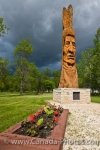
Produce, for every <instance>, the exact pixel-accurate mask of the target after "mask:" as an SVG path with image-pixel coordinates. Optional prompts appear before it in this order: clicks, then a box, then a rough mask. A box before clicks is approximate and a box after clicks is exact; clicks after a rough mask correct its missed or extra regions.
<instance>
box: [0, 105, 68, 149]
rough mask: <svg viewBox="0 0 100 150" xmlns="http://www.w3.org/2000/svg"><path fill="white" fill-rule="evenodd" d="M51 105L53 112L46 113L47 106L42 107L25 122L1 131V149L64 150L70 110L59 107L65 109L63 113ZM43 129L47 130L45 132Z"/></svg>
mask: <svg viewBox="0 0 100 150" xmlns="http://www.w3.org/2000/svg"><path fill="white" fill-rule="evenodd" d="M51 107H52V109H51V108H50V109H49V110H50V111H51V110H52V111H53V112H52V111H51V112H52V113H51V114H49V115H48V114H46V112H45V110H44V109H45V108H44V109H41V110H40V111H41V113H40V114H39V112H40V111H38V113H36V114H31V115H29V116H28V118H27V119H26V120H25V121H24V122H21V123H17V124H16V125H14V126H12V127H10V128H9V129H7V130H6V131H5V132H2V133H0V150H13V149H14V150H22V149H24V150H33V149H35V150H62V145H63V142H62V139H63V138H64V134H65V128H66V123H67V120H68V114H69V111H68V109H62V108H61V107H59V108H60V111H62V110H63V111H62V113H61V112H60V111H58V110H59V108H56V110H55V107H54V106H51ZM46 108H47V107H46ZM58 112H59V113H58ZM37 114H38V115H37ZM34 115H35V116H34ZM37 116H38V117H37ZM42 117H43V118H42ZM56 117H57V118H58V119H57V118H56ZM47 118H48V120H47ZM48 121H49V123H48ZM50 123H51V124H50ZM29 126H30V127H29ZM32 126H33V127H32ZM34 126H35V127H34ZM32 128H33V129H32ZM29 129H31V130H29ZM43 130H44V131H45V130H46V132H45V134H44V132H42V131H43ZM38 131H39V132H40V133H39V132H38Z"/></svg>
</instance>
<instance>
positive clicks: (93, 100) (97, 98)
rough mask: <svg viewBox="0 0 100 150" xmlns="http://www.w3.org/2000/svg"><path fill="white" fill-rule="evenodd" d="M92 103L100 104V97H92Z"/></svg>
mask: <svg viewBox="0 0 100 150" xmlns="http://www.w3.org/2000/svg"><path fill="white" fill-rule="evenodd" d="M91 101H92V102H94V103H100V96H92V99H91Z"/></svg>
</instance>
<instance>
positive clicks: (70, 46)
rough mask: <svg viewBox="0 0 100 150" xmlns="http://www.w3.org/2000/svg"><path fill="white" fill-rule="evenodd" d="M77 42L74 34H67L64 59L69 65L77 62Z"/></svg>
mask: <svg viewBox="0 0 100 150" xmlns="http://www.w3.org/2000/svg"><path fill="white" fill-rule="evenodd" d="M75 53H76V44H75V38H74V37H73V36H66V37H65V43H64V50H63V60H64V62H66V63H67V65H68V66H73V65H74V64H75Z"/></svg>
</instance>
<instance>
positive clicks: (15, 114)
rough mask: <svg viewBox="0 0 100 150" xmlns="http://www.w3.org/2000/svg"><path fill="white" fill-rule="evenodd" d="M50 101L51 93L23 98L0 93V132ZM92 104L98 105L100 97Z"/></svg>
mask: <svg viewBox="0 0 100 150" xmlns="http://www.w3.org/2000/svg"><path fill="white" fill-rule="evenodd" d="M50 99H52V93H51V94H41V95H32V94H30V95H24V96H20V95H19V94H18V93H13V94H11V93H0V132H1V131H4V130H5V129H7V128H9V127H10V126H11V125H13V124H16V123H17V122H20V121H21V120H23V119H25V118H26V117H27V116H28V115H29V114H30V113H34V112H36V111H37V110H38V109H39V108H40V107H42V106H43V105H45V104H46V103H47V100H50ZM92 102H95V103H100V96H93V97H92Z"/></svg>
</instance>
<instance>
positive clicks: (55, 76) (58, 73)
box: [53, 70, 60, 88]
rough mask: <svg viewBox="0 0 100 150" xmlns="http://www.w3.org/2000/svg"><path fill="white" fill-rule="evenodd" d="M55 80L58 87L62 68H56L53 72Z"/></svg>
mask: <svg viewBox="0 0 100 150" xmlns="http://www.w3.org/2000/svg"><path fill="white" fill-rule="evenodd" d="M53 81H54V84H55V87H56V88H58V86H59V81H60V70H55V71H54V72H53Z"/></svg>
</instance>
